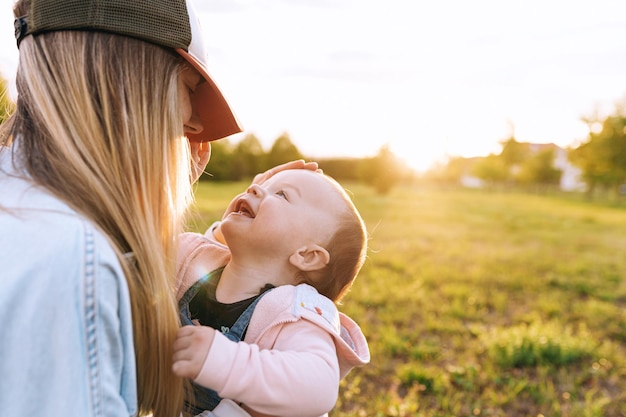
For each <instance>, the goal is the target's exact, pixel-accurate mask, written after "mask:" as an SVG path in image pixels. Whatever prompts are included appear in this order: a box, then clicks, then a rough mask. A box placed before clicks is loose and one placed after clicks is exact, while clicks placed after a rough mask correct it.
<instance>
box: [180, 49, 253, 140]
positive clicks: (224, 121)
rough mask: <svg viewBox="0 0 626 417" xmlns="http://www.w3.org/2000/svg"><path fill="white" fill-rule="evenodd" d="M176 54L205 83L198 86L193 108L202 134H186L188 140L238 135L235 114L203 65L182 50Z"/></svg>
mask: <svg viewBox="0 0 626 417" xmlns="http://www.w3.org/2000/svg"><path fill="white" fill-rule="evenodd" d="M176 52H178V53H179V54H180V55H181V56H182V57H183V58H185V60H186V61H187V62H189V63H190V64H191V65H192V66H193V67H194V68H195V69H196V70H198V72H199V73H200V74H201V75H202V77H203V78H204V80H205V81H206V82H204V83H202V84H200V85H199V86H198V88H197V89H196V91H195V94H194V96H195V100H194V108H195V110H196V112H197V113H198V116H199V117H200V120H202V132H201V133H198V134H189V133H188V134H187V137H188V138H189V140H190V141H192V142H210V141H214V140H218V139H223V138H225V137H227V136H230V135H233V134H235V133H240V132H241V131H242V128H241V126H240V124H239V122H238V121H237V118H236V116H235V114H234V113H233V111H232V110H231V108H230V106H229V105H228V102H227V101H226V99H225V98H224V96H223V95H222V92H221V91H220V90H219V88H218V87H217V85H216V84H215V82H213V79H212V78H211V76H210V75H209V73H208V71H207V69H206V68H205V67H204V65H202V64H201V63H200V62H199V60H198V59H196V58H195V57H194V56H193V55H191V54H190V53H188V52H186V51H184V50H183V49H180V48H177V49H176Z"/></svg>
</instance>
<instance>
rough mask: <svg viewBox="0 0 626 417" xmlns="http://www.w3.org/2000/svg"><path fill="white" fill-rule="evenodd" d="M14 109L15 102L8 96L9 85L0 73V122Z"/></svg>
mask: <svg viewBox="0 0 626 417" xmlns="http://www.w3.org/2000/svg"><path fill="white" fill-rule="evenodd" d="M14 110H15V103H14V102H13V101H12V100H11V97H10V96H9V85H8V83H7V80H5V79H4V78H3V77H2V75H0V124H2V123H4V121H5V120H7V119H8V118H9V116H10V115H11V114H12V113H13V111H14Z"/></svg>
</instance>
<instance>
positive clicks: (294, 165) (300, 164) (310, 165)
mask: <svg viewBox="0 0 626 417" xmlns="http://www.w3.org/2000/svg"><path fill="white" fill-rule="evenodd" d="M288 169H307V170H309V171H316V172H319V173H321V172H322V170H321V169H320V168H319V166H318V165H317V162H305V161H304V159H297V160H295V161H289V162H285V163H284V164H280V165H277V166H275V167H274V168H270V169H268V170H267V171H265V172H262V173H260V174H257V175H255V177H254V179H253V180H252V184H262V183H264V182H265V181H267V180H268V179H270V178H271V177H272V176H273V175H275V174H277V173H279V172H281V171H286V170H288Z"/></svg>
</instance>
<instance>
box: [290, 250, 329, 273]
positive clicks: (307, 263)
mask: <svg viewBox="0 0 626 417" xmlns="http://www.w3.org/2000/svg"><path fill="white" fill-rule="evenodd" d="M289 262H290V263H291V264H292V265H293V266H295V267H296V268H298V269H299V270H301V271H317V270H320V269H322V268H324V267H325V266H326V265H328V262H330V254H329V253H328V251H327V250H326V249H324V248H323V247H321V246H320V245H315V244H312V245H308V246H303V247H301V248H299V249H298V250H297V251H296V252H294V253H293V254H292V255H291V256H290V257H289Z"/></svg>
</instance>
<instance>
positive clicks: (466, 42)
mask: <svg viewBox="0 0 626 417" xmlns="http://www.w3.org/2000/svg"><path fill="white" fill-rule="evenodd" d="M11 3H12V1H11V0H0V24H1V25H2V27H3V28H4V29H2V31H1V33H0V40H1V41H2V44H3V45H5V46H4V47H3V48H2V50H1V51H0V73H1V74H2V76H3V77H4V78H6V79H8V80H9V81H10V83H12V82H13V80H14V77H15V69H16V65H17V50H16V48H15V47H14V44H15V43H14V40H13V24H12V17H11V13H10V12H11V11H10V7H11ZM196 3H197V5H198V8H199V10H200V12H201V19H202V24H203V27H204V30H205V34H206V39H207V44H208V45H209V54H210V57H209V62H210V71H211V72H212V75H213V76H214V77H215V79H216V81H217V83H218V85H219V86H220V87H221V89H222V90H223V92H224V94H225V96H226V97H227V99H228V100H229V102H230V103H231V104H232V106H233V108H234V109H235V112H236V113H237V116H238V117H239V119H240V121H241V123H242V124H243V127H244V129H245V130H246V131H245V133H244V134H247V133H254V134H255V135H256V136H257V137H258V138H259V139H260V140H261V142H262V143H263V145H264V146H265V147H267V148H269V147H270V146H271V144H272V143H273V141H274V140H275V139H276V138H277V137H278V136H280V135H281V134H283V133H284V132H286V133H288V134H289V136H290V138H291V140H292V141H293V142H294V143H295V144H296V146H297V147H298V149H299V150H300V151H301V152H302V153H303V154H304V155H306V156H309V157H311V158H318V157H328V156H353V157H362V156H369V155H374V154H376V153H377V151H378V150H379V149H380V148H381V147H382V146H384V145H385V144H389V145H390V148H391V149H392V150H393V151H394V153H397V154H398V157H400V158H402V159H405V160H406V161H407V163H408V164H409V165H410V166H412V167H415V168H418V169H420V170H422V169H426V168H428V167H429V166H430V165H432V164H433V163H434V162H436V161H438V160H441V159H442V158H445V157H447V156H478V155H486V154H488V153H490V152H497V151H498V150H499V142H500V141H502V140H505V139H507V138H508V137H509V136H510V135H511V134H514V135H515V137H516V139H517V140H519V141H523V142H537V143H548V142H551V143H555V144H557V145H560V146H563V147H566V146H569V145H571V144H573V143H577V142H579V141H580V140H582V139H584V137H585V136H586V134H587V127H586V126H585V125H584V124H583V123H582V122H581V121H580V118H581V117H585V116H586V117H588V116H590V115H593V114H596V113H603V112H604V113H607V112H609V111H611V110H612V106H614V105H615V103H617V102H619V101H621V100H623V98H624V96H625V95H626V77H625V74H626V3H624V2H620V1H613V0H599V1H591V0H583V1H575V2H568V1H551V2H545V1H539V0H531V1H525V2H511V1H504V2H503V1H496V0H480V1H475V2H465V1H461V0H447V1H442V2H426V3H417V2H412V1H406V0H392V1H389V2H384V3H382V2H377V1H373V0H366V1H349V0H339V1H319V0H315V1H297V2H296V1H277V2H260V3H259V2H253V1H247V0H245V1H244V0H239V1H235V0H219V1H204V0H203V1H197V2H196ZM12 92H13V94H14V90H13V91H12ZM238 139H240V136H239V137H238V136H235V137H233V138H232V140H233V141H237V140H238Z"/></svg>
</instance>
